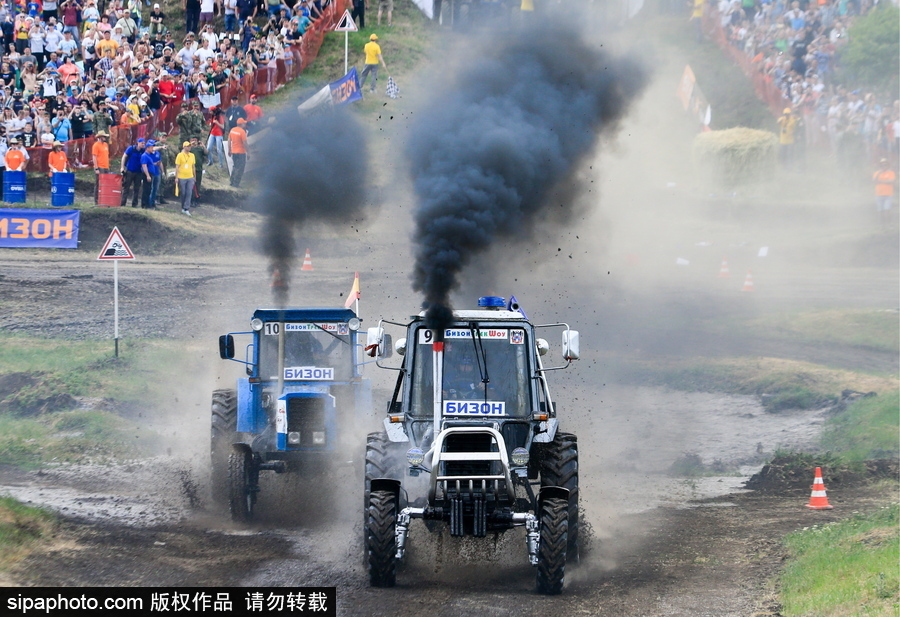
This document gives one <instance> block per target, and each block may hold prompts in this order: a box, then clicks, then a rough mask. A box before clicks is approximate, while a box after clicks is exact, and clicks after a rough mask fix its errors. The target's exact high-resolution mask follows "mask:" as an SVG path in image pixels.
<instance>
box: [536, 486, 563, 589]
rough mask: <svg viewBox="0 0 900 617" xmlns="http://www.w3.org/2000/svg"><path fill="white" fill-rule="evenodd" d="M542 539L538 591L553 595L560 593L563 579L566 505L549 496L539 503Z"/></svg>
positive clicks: (538, 567) (539, 548)
mask: <svg viewBox="0 0 900 617" xmlns="http://www.w3.org/2000/svg"><path fill="white" fill-rule="evenodd" d="M540 514H541V539H540V546H539V547H538V565H537V591H538V593H541V594H544V595H548V596H554V595H558V594H560V593H562V589H563V584H564V583H565V578H566V547H567V545H568V541H567V536H568V534H567V530H568V527H569V519H568V504H567V503H566V500H565V499H558V498H555V497H551V498H548V499H545V500H544V501H543V502H542V504H541V512H540Z"/></svg>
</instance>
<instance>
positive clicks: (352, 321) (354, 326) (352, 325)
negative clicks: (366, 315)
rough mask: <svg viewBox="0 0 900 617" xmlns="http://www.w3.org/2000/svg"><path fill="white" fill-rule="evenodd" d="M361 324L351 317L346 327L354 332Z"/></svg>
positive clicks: (357, 319)
mask: <svg viewBox="0 0 900 617" xmlns="http://www.w3.org/2000/svg"><path fill="white" fill-rule="evenodd" d="M361 323H362V322H361V321H360V320H359V318H357V317H351V318H350V319H348V320H347V327H348V328H350V329H351V330H353V331H354V332H356V331H357V330H359V326H360V324H361Z"/></svg>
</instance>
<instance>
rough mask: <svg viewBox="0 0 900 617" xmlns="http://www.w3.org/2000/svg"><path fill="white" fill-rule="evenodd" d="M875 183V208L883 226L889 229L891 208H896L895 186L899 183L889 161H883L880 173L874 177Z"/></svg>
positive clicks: (879, 169) (880, 164)
mask: <svg viewBox="0 0 900 617" xmlns="http://www.w3.org/2000/svg"><path fill="white" fill-rule="evenodd" d="M872 180H873V181H874V182H875V208H876V209H877V210H878V216H879V218H880V219H881V224H882V225H884V226H885V227H887V226H888V225H889V224H890V222H891V208H893V207H894V184H896V182H897V174H895V173H894V170H893V169H891V163H890V161H888V160H887V159H881V161H880V162H879V166H878V171H876V172H875V174H874V175H873V176H872Z"/></svg>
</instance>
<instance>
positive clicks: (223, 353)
mask: <svg viewBox="0 0 900 617" xmlns="http://www.w3.org/2000/svg"><path fill="white" fill-rule="evenodd" d="M219 357H220V358H222V359H223V360H231V359H233V358H234V337H233V336H231V335H230V334H223V335H222V336H220V337H219Z"/></svg>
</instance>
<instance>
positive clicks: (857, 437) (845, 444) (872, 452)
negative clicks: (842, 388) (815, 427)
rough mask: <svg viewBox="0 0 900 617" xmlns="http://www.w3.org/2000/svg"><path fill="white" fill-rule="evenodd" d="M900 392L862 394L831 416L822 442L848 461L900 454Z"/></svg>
mask: <svg viewBox="0 0 900 617" xmlns="http://www.w3.org/2000/svg"><path fill="white" fill-rule="evenodd" d="M898 415H900V392H898V391H897V390H894V391H893V392H887V393H884V394H882V395H881V396H876V397H870V398H861V399H858V400H856V401H854V402H853V403H852V404H850V405H849V406H848V407H847V409H846V410H844V411H842V412H841V413H839V414H837V415H836V416H833V417H832V418H830V419H829V420H828V423H827V425H826V427H825V432H824V434H823V435H822V446H823V447H824V448H825V449H827V450H829V451H832V452H837V453H839V454H840V455H841V457H842V458H844V459H846V460H848V461H863V460H866V459H871V458H886V457H897V455H898V453H900V422H898Z"/></svg>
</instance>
